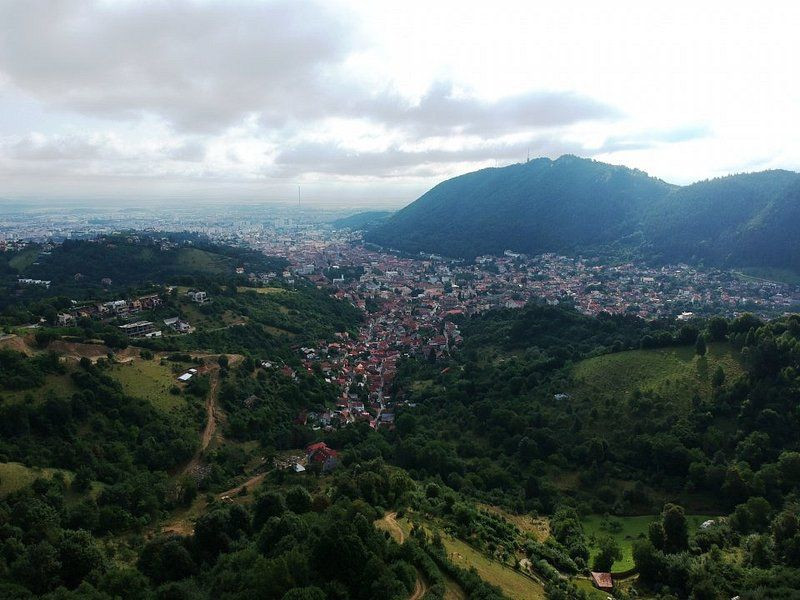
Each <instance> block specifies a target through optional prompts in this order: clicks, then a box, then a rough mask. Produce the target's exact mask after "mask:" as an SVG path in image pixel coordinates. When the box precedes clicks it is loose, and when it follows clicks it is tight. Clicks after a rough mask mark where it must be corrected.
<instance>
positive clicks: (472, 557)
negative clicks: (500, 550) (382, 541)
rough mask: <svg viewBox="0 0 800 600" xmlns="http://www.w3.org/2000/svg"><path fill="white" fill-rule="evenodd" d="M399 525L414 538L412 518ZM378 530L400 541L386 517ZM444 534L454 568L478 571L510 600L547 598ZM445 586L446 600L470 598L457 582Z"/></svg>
mask: <svg viewBox="0 0 800 600" xmlns="http://www.w3.org/2000/svg"><path fill="white" fill-rule="evenodd" d="M396 523H397V526H398V527H399V528H400V529H401V530H402V531H403V535H404V537H405V538H406V539H407V538H408V537H409V536H410V535H411V523H410V521H409V520H408V518H406V517H400V518H397V519H396ZM375 526H376V527H378V528H379V529H382V530H384V531H388V532H389V533H390V534H391V535H392V537H393V538H394V539H395V541H399V532H398V531H397V528H395V527H393V526H391V525H390V524H389V523H388V522H387V518H386V517H384V518H382V519H378V520H377V521H375ZM426 529H427V527H426ZM440 534H441V536H442V542H443V543H444V547H445V550H446V551H447V556H448V558H449V560H450V562H452V563H453V564H455V565H457V566H459V567H461V568H463V569H470V568H473V567H474V568H475V570H476V571H477V572H478V575H479V576H480V577H481V579H483V580H484V581H486V582H487V583H491V584H492V585H496V586H497V587H499V588H500V589H502V590H503V593H504V594H506V595H507V596H508V597H510V598H520V599H523V598H525V599H529V598H530V599H534V600H536V599H539V598H541V599H544V598H545V593H544V587H543V586H542V585H541V584H539V583H538V582H536V581H534V580H533V579H530V578H529V577H526V576H525V575H523V574H522V573H519V572H518V571H515V570H514V569H512V568H511V567H510V566H508V565H503V564H501V563H499V562H497V561H495V560H491V559H489V558H487V557H486V556H484V555H483V554H481V553H480V552H478V551H477V550H475V549H474V548H473V547H472V546H470V545H469V544H467V543H465V542H462V541H461V540H459V539H457V538H454V537H452V536H451V535H448V534H446V533H444V532H440ZM445 584H446V591H445V598H447V599H448V600H461V599H462V598H465V597H466V596H465V595H464V591H463V590H462V589H461V588H460V587H459V586H458V584H456V583H455V582H454V581H451V580H449V579H447V578H445Z"/></svg>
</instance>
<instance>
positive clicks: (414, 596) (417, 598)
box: [408, 570, 428, 600]
mask: <svg viewBox="0 0 800 600" xmlns="http://www.w3.org/2000/svg"><path fill="white" fill-rule="evenodd" d="M427 593H428V584H427V583H425V580H424V579H423V578H422V575H421V574H420V572H419V570H418V571H417V581H416V582H415V583H414V591H413V592H411V595H410V596H409V597H408V600H422V598H423V597H424V596H425V594H427Z"/></svg>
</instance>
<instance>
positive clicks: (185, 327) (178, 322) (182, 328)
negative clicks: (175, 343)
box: [164, 317, 193, 333]
mask: <svg viewBox="0 0 800 600" xmlns="http://www.w3.org/2000/svg"><path fill="white" fill-rule="evenodd" d="M164 325H166V326H167V327H169V328H170V329H172V330H173V331H177V332H178V333H191V332H192V331H193V328H192V326H191V325H189V324H188V323H187V322H186V321H184V320H183V319H181V318H180V317H171V318H169V319H164Z"/></svg>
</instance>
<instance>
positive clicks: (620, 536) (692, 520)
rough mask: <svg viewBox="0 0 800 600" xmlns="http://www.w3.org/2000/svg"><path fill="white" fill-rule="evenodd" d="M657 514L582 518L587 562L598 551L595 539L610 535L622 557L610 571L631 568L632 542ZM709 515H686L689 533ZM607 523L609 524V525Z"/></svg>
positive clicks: (632, 565)
mask: <svg viewBox="0 0 800 600" xmlns="http://www.w3.org/2000/svg"><path fill="white" fill-rule="evenodd" d="M658 518H659V517H658V515H645V516H638V517H604V516H601V515H592V516H589V517H585V518H584V519H583V521H582V522H583V530H584V532H585V533H586V538H587V541H588V545H589V552H590V554H591V556H590V558H589V564H591V562H592V560H594V557H595V555H596V554H597V552H598V548H597V544H596V541H597V540H598V539H599V538H601V537H604V536H611V537H612V538H614V539H615V540H616V542H617V543H618V544H619V547H620V549H621V550H622V559H621V560H618V561H616V562H615V563H614V565H613V566H612V567H611V570H612V572H615V573H619V572H622V571H627V570H629V569H632V568H633V567H634V566H635V565H634V563H633V544H634V542H636V541H637V540H639V539H644V538H646V537H647V530H648V528H649V527H650V523H652V522H653V521H655V520H656V519H658ZM713 518H714V516H710V515H686V520H687V521H688V523H689V535H690V536H691V535H693V534H694V532H696V531H697V530H698V529H699V527H700V524H701V523H702V522H703V521H706V520H708V519H713ZM609 524H610V525H611V526H610V527H609Z"/></svg>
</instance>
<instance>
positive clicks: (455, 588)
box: [443, 575, 467, 600]
mask: <svg viewBox="0 0 800 600" xmlns="http://www.w3.org/2000/svg"><path fill="white" fill-rule="evenodd" d="M443 577H444V600H467V594H466V593H465V592H464V590H462V589H461V586H460V585H458V584H457V583H456V582H455V581H453V580H452V579H450V578H449V577H447V576H446V575H443Z"/></svg>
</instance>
